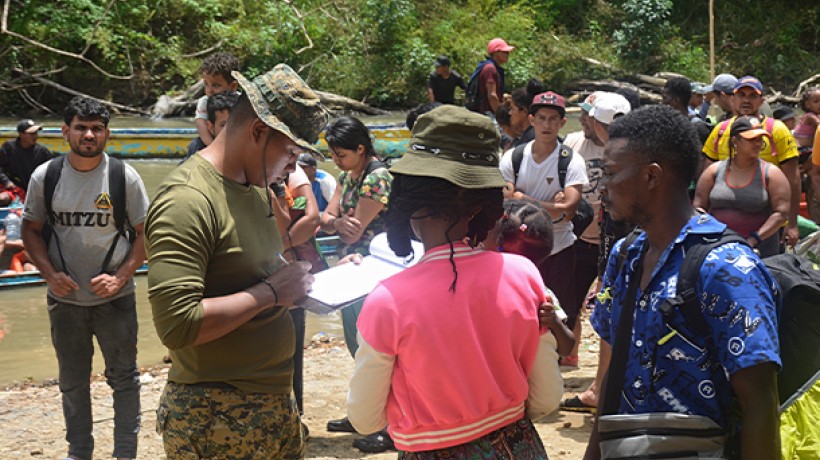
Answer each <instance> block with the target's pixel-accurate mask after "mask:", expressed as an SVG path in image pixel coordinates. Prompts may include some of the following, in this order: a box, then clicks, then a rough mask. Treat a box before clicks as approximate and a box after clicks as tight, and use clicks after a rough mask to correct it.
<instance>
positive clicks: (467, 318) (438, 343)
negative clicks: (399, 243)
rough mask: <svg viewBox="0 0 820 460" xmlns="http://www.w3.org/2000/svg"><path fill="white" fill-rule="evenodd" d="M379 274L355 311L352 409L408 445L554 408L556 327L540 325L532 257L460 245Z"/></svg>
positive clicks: (453, 438)
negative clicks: (391, 273)
mask: <svg viewBox="0 0 820 460" xmlns="http://www.w3.org/2000/svg"><path fill="white" fill-rule="evenodd" d="M449 259H450V248H449V246H447V245H445V246H440V247H437V248H433V249H431V250H430V251H428V252H427V253H426V254H425V255H424V257H422V259H421V260H420V261H419V263H418V264H417V265H416V266H414V267H411V268H408V269H407V270H405V271H404V272H402V273H399V274H398V275H395V276H393V277H391V278H389V279H387V280H385V281H383V282H382V283H381V284H380V285H379V286H377V287H376V289H375V290H373V292H372V293H371V294H370V295H369V296H368V297H367V300H366V301H365V304H364V307H363V309H362V312H361V315H360V316H359V321H358V328H359V350H358V351H357V353H356V369H355V371H354V375H353V378H352V380H351V384H350V393H349V395H348V416H349V418H350V421H351V422H352V424H353V426H354V427H355V428H356V429H357V431H359V432H360V433H363V434H367V433H372V432H375V431H378V430H380V429H383V428H384V426H385V425H389V427H388V430H389V432H390V435H391V436H392V438H393V441H394V442H395V444H396V447H397V448H398V449H400V450H403V451H423V450H433V449H443V448H446V447H451V446H455V445H459V444H464V443H467V442H470V441H472V440H474V439H477V438H480V437H481V436H484V435H486V434H488V433H490V432H492V431H495V430H497V429H499V428H502V427H504V426H506V425H509V424H510V423H513V422H515V421H517V420H519V419H521V418H522V417H524V416H525V415H527V416H529V417H530V418H538V417H541V416H543V415H546V414H548V413H550V412H552V411H554V410H555V409H557V408H558V404H559V402H560V398H561V394H562V393H563V381H562V378H561V374H560V370H559V368H558V354H557V351H556V346H555V339H554V337H553V336H552V334H550V333H547V334H544V335H542V334H541V333H540V332H539V327H538V306H539V305H540V304H541V303H542V302H543V301H544V299H545V293H544V288H543V283H542V281H541V277H540V275H539V273H538V270H537V269H536V268H535V266H534V265H533V264H532V263H531V262H530V261H529V260H527V259H525V258H523V257H520V256H517V255H513V254H503V253H497V252H489V251H482V250H475V249H472V248H470V247H469V246H467V245H464V244H456V245H455V257H454V261H455V267H456V270H457V271H458V281H457V283H456V289H455V292H452V291H450V285H451V283H452V282H453V277H454V275H455V274H454V273H453V268H452V265H451V263H450V260H449Z"/></svg>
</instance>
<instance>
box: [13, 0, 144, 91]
mask: <svg viewBox="0 0 820 460" xmlns="http://www.w3.org/2000/svg"><path fill="white" fill-rule="evenodd" d="M10 2H11V0H5V1H4V3H3V18H2V23H0V32H2V33H3V34H5V35H9V36H11V37H15V38H18V39H20V40H22V41H24V42H26V43H29V44H31V45H34V46H36V47H37V48H41V49H44V50H46V51H50V52H52V53H54V54H59V55H60V56H66V57H70V58H73V59H77V60H79V61H83V62H85V63H86V64H88V65H90V66H91V67H93V68H94V69H95V70H97V72H100V73H101V74H103V75H105V76H106V77H108V78H113V79H115V80H130V79H132V78H134V74H133V73H132V74H131V75H114V74H112V73H109V72H106V71H105V70H103V69H102V68H101V67H100V66H98V65H97V63H95V62H94V61H92V60H91V59H88V58H87V57H85V56H83V55H82V54H77V53H70V52H68V51H64V50H61V49H57V48H54V47H52V46H49V45H46V44H45V43H41V42H38V41H37V40H34V39H33V38H29V37H26V36H25V35H22V34H18V33H17V32H14V31H11V30H9V29H8V16H9V3H10ZM83 52H85V51H83Z"/></svg>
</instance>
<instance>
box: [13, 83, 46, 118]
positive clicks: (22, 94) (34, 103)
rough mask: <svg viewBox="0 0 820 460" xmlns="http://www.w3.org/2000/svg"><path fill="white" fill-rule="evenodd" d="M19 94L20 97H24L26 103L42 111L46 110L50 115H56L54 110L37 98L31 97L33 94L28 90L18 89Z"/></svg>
mask: <svg viewBox="0 0 820 460" xmlns="http://www.w3.org/2000/svg"><path fill="white" fill-rule="evenodd" d="M17 94H19V95H20V98H21V99H23V101H25V102H26V104H28V105H30V106H32V107H34V108H35V109H37V110H42V111H44V112H46V113H48V114H50V115H55V113H54V111H53V110H51V109H49V108H48V107H46V106H44V105H43V104H40V103H39V102H37V100H36V99H34V98H33V97H31V94H29V93H28V91H26V90H24V89H21V90H18V91H17Z"/></svg>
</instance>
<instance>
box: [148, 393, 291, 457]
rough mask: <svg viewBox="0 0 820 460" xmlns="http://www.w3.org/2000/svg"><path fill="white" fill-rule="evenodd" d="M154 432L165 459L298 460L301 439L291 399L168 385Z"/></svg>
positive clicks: (281, 396)
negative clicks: (161, 440) (157, 436)
mask: <svg viewBox="0 0 820 460" xmlns="http://www.w3.org/2000/svg"><path fill="white" fill-rule="evenodd" d="M157 433H159V434H161V435H162V438H163V444H164V447H165V455H166V456H167V457H168V458H169V459H186V460H187V459H211V460H217V459H226V460H227V459H249V460H250V459H300V458H303V456H304V440H303V434H302V427H301V423H300V420H299V411H298V410H297V409H296V402H295V401H294V399H293V397H292V396H291V395H271V394H262V393H245V392H242V391H239V390H237V389H232V388H231V389H226V388H210V387H203V386H198V385H183V384H177V383H173V382H168V384H167V385H166V386H165V390H164V391H163V392H162V397H161V398H160V401H159V408H158V409H157Z"/></svg>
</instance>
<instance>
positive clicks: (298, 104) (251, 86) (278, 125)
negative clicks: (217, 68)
mask: <svg viewBox="0 0 820 460" xmlns="http://www.w3.org/2000/svg"><path fill="white" fill-rule="evenodd" d="M231 75H232V76H233V77H234V78H236V80H237V81H238V82H239V85H240V86H242V89H243V90H244V91H245V94H247V95H248V99H250V101H251V105H252V106H253V110H254V111H255V112H256V115H257V116H259V118H260V119H261V120H262V121H264V122H265V124H267V125H268V126H270V127H271V128H273V129H275V130H277V131H279V132H281V133H282V134H284V135H286V136H288V137H289V138H291V140H293V141H294V142H296V143H297V144H298V145H299V146H300V147H302V148H304V149H306V150H308V151H310V152H311V153H313V155H314V157H316V158H317V159H319V161H324V156H323V155H322V154H321V153H319V151H318V150H316V145H314V144H316V141H317V140H318V139H319V133H321V132H322V128H324V126H325V124H326V123H327V112H326V111H325V109H324V107H322V104H321V102H320V101H319V96H318V95H317V94H316V93H315V92H314V91H313V90H312V89H310V86H308V84H307V83H305V81H304V80H302V78H301V77H299V75H298V74H297V73H296V72H295V71H294V70H293V69H291V68H290V67H289V66H288V65H287V64H277V65H276V67H274V68H273V69H271V70H270V71H268V72H267V73H265V74H263V75H259V76H257V77H256V78H254V79H253V80H248V79H247V78H245V77H244V76H242V74H241V73H239V72H236V71H234V72H231Z"/></svg>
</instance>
